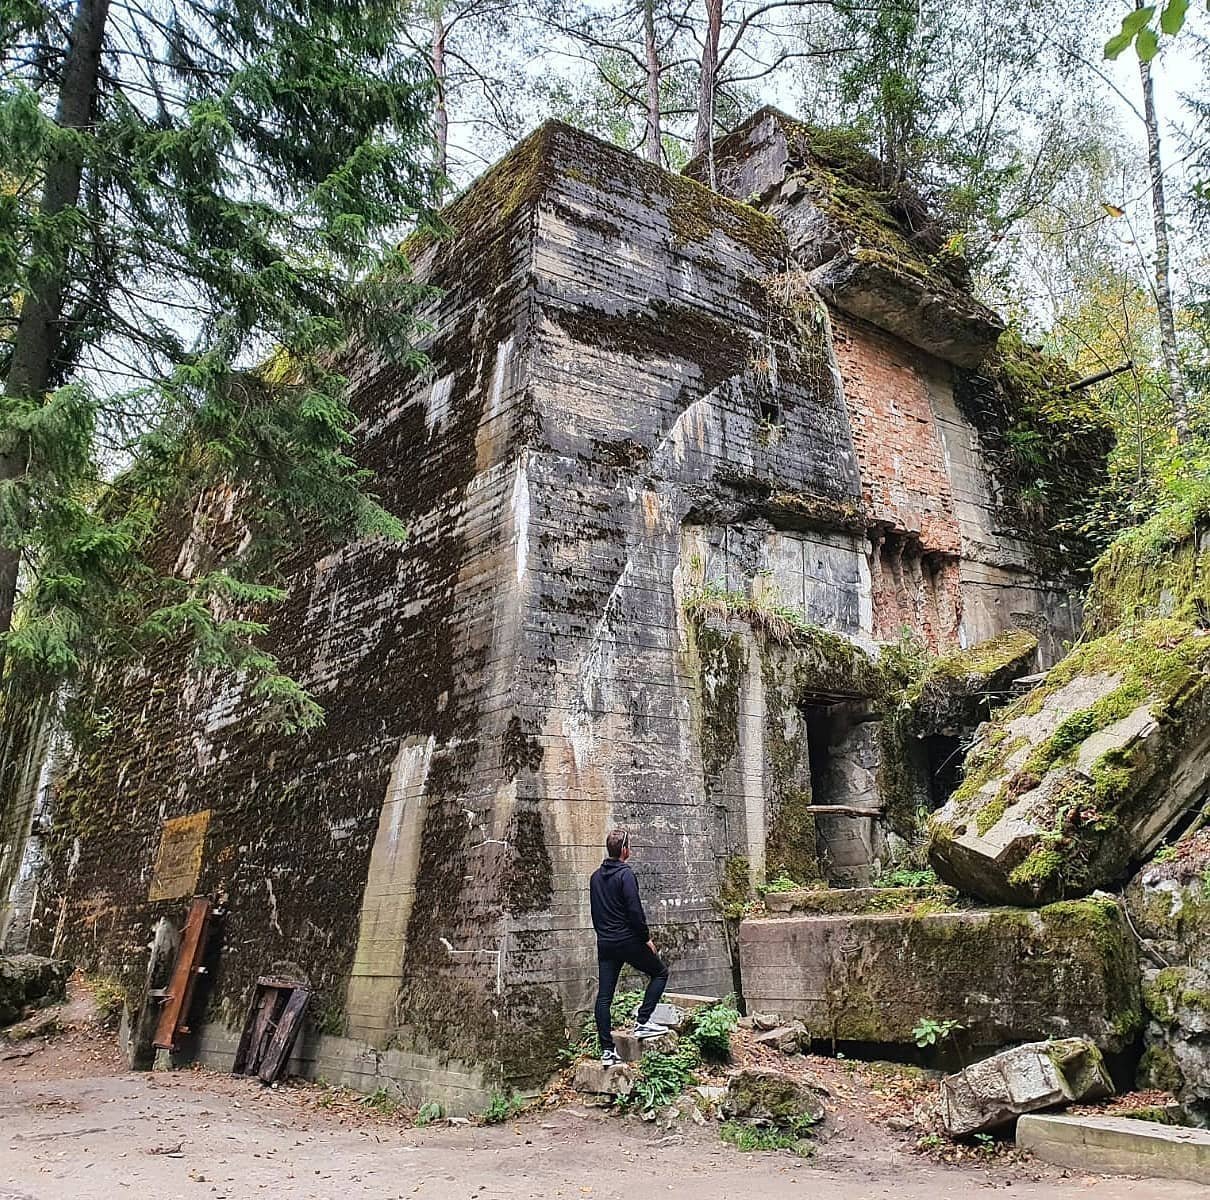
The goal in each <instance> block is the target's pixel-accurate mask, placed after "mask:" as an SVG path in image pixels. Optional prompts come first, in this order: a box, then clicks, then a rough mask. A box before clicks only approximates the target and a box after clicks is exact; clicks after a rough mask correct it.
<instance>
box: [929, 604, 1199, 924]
mask: <svg viewBox="0 0 1210 1200" xmlns="http://www.w3.org/2000/svg"><path fill="white" fill-rule="evenodd" d="M1208 786H1210V634H1207V632H1206V631H1204V630H1202V629H1200V628H1198V627H1197V626H1196V625H1193V624H1189V623H1185V622H1182V621H1176V620H1165V621H1150V622H1145V623H1143V624H1140V625H1137V626H1130V627H1127V628H1125V629H1123V630H1121V631H1119V632H1116V633H1113V634H1109V635H1107V636H1105V637H1102V638H1098V639H1097V640H1095V641H1092V642H1089V643H1086V644H1084V645H1082V646H1080V647H1078V648H1077V649H1076V650H1075V651H1073V652H1072V653H1071V654H1069V655H1068V656H1067V657H1066V658H1065V659H1064V660H1063V661H1062V662H1060V663H1059V664H1058V665H1057V666H1055V667H1054V668H1053V669H1052V670H1051V671H1050V672H1049V673H1048V674H1047V676H1046V679H1045V681H1044V682H1043V683H1042V684H1041V685H1040V686H1039V687H1037V688H1035V689H1034V690H1033V691H1032V692H1030V693H1029V694H1028V695H1026V696H1024V697H1022V698H1021V699H1020V700H1018V701H1017V702H1016V703H1014V704H1013V705H1011V706H1010V707H1009V708H1007V709H1006V710H1004V711H1003V712H1002V713H1001V714H1000V715H998V716H997V717H996V719H995V720H994V721H991V722H989V723H988V724H987V725H985V726H984V727H983V729H982V731H981V733H980V736H979V738H978V740H977V742H976V744H975V746H974V748H973V749H972V750H971V752H970V754H969V755H968V756H967V760H966V764H965V767H964V778H963V781H962V784H961V785H960V786H959V788H958V789H957V791H955V792H954V794H953V795H952V796H951V797H950V799H949V801H948V802H947V803H946V804H945V805H944V807H943V808H942V809H941V810H940V811H939V812H938V813H937V814H935V815H934V817H933V818H932V820H931V824H930V830H931V837H930V846H929V857H930V860H931V862H932V864H933V866H934V868H935V869H936V871H937V874H938V875H939V876H940V877H941V878H942V879H944V880H945V881H946V882H947V883H951V884H953V885H954V886H955V887H957V888H959V889H960V890H962V891H964V892H967V893H970V894H972V895H975V896H979V897H981V898H982V899H985V900H990V901H994V902H997V903H1006V904H1045V903H1047V902H1049V901H1052V900H1055V899H1059V898H1062V897H1065V896H1078V895H1083V894H1086V893H1088V892H1089V891H1092V890H1093V889H1095V888H1099V887H1105V886H1108V885H1110V884H1112V883H1114V882H1116V881H1118V880H1119V879H1121V877H1122V876H1123V875H1124V874H1125V872H1126V869H1127V867H1128V865H1129V864H1130V863H1131V862H1132V861H1139V860H1142V859H1145V858H1146V857H1147V856H1148V855H1149V854H1151V853H1152V852H1153V851H1154V850H1155V848H1156V847H1157V846H1158V845H1159V843H1160V842H1161V841H1162V840H1163V838H1164V837H1165V836H1166V835H1167V834H1168V832H1169V831H1170V830H1171V829H1172V827H1173V826H1174V825H1175V824H1176V823H1177V822H1178V821H1179V820H1180V819H1181V817H1182V816H1183V815H1184V814H1185V813H1186V812H1187V811H1188V810H1189V809H1190V807H1191V806H1192V805H1193V804H1194V803H1195V802H1196V801H1197V800H1199V799H1200V797H1201V796H1203V795H1204V794H1205V791H1206V788H1207V787H1208Z"/></svg>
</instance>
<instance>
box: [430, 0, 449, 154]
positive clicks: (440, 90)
mask: <svg viewBox="0 0 1210 1200" xmlns="http://www.w3.org/2000/svg"><path fill="white" fill-rule="evenodd" d="M432 67H433V78H434V79H435V80H436V81H437V106H436V111H435V113H434V125H435V130H434V132H435V133H436V137H437V158H436V167H437V170H438V171H439V172H440V173H441V174H442V175H444V174H445V167H446V158H447V149H448V146H449V140H450V115H449V111H448V110H447V109H446V107H445V19H444V13H443V12H442V9H441V4H440V3H437V4H435V5H434V6H433V51H432Z"/></svg>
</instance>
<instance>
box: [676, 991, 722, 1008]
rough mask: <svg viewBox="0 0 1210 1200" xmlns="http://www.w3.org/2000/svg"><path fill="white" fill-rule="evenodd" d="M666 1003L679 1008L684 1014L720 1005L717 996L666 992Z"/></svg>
mask: <svg viewBox="0 0 1210 1200" xmlns="http://www.w3.org/2000/svg"><path fill="white" fill-rule="evenodd" d="M664 1003H665V1004H671V1005H672V1007H673V1008H679V1009H680V1010H681V1011H682V1012H692V1011H693V1010H694V1009H695V1008H709V1007H710V1005H712V1004H717V1003H718V997H717V996H695V995H693V994H692V993H691V992H665V993H664Z"/></svg>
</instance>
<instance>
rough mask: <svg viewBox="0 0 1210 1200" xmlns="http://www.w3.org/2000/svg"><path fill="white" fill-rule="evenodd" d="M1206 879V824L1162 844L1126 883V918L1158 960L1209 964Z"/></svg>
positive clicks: (1209, 835)
mask: <svg viewBox="0 0 1210 1200" xmlns="http://www.w3.org/2000/svg"><path fill="white" fill-rule="evenodd" d="M1208 878H1210V828H1207V829H1202V830H1199V831H1198V832H1197V833H1194V834H1192V835H1190V836H1188V837H1184V838H1181V840H1180V841H1179V842H1177V843H1176V844H1175V845H1174V846H1170V847H1166V848H1165V850H1164V852H1163V853H1162V854H1160V855H1158V856H1157V857H1156V858H1154V859H1152V860H1151V862H1149V863H1147V865H1146V866H1144V867H1143V868H1142V869H1141V870H1140V871H1139V872H1138V873H1137V874H1136V875H1135V876H1134V878H1133V879H1132V880H1131V881H1130V882H1129V884H1127V885H1126V890H1125V893H1124V897H1125V900H1126V908H1127V911H1128V912H1129V913H1130V920H1131V922H1132V924H1133V925H1134V928H1135V930H1136V931H1137V933H1138V935H1139V937H1141V938H1142V939H1143V945H1144V947H1145V948H1146V950H1147V951H1148V952H1149V953H1150V954H1151V955H1152V956H1153V957H1154V958H1155V959H1156V960H1157V961H1158V962H1162V963H1167V964H1168V965H1170V966H1179V965H1182V964H1184V965H1186V966H1196V965H1198V964H1199V963H1210V884H1208V883H1207V879H1208Z"/></svg>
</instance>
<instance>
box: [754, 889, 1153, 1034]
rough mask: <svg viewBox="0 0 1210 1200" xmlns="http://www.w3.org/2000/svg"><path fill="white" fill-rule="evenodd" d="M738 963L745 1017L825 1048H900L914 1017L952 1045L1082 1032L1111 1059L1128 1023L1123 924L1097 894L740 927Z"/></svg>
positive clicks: (1135, 996)
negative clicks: (800, 1029) (942, 1028)
mask: <svg viewBox="0 0 1210 1200" xmlns="http://www.w3.org/2000/svg"><path fill="white" fill-rule="evenodd" d="M739 957H740V964H741V967H742V969H743V977H744V996H745V998H746V1000H747V1002H748V1006H749V1010H750V1011H752V1012H753V1013H762V1014H763V1013H769V1014H777V1015H778V1020H777V1021H776V1024H777V1025H781V1024H785V1023H787V1022H788V1021H790V1020H791V1019H794V1018H797V1019H798V1020H800V1021H802V1023H803V1024H804V1025H805V1026H806V1027H807V1031H808V1033H809V1034H810V1035H811V1037H813V1038H819V1039H825V1040H832V1039H834V1040H836V1041H841V1042H845V1041H848V1042H865V1043H886V1042H893V1043H900V1044H906V1045H912V1044H914V1042H915V1035H914V1030H915V1027H916V1025H917V1024H918V1022H919V1021H920V1019H921V1017H923V1016H925V1015H927V1016H929V1017H932V1018H934V1019H935V1020H938V1021H942V1020H953V1021H957V1022H958V1023H959V1024H960V1025H961V1026H962V1027H963V1032H962V1038H963V1047H964V1049H967V1048H985V1049H991V1048H997V1047H1000V1046H1007V1045H1012V1044H1014V1043H1017V1042H1034V1041H1045V1040H1047V1039H1048V1038H1064V1037H1071V1036H1075V1035H1085V1036H1087V1037H1089V1038H1090V1039H1091V1040H1092V1041H1093V1042H1094V1043H1096V1045H1097V1046H1098V1048H1100V1049H1101V1050H1104V1051H1109V1052H1114V1051H1117V1050H1120V1049H1122V1048H1123V1047H1124V1046H1125V1045H1128V1044H1129V1043H1130V1042H1131V1041H1132V1040H1133V1038H1134V1036H1135V1035H1136V1034H1137V1032H1138V1027H1139V1023H1140V1018H1139V1013H1140V1010H1141V1004H1142V1002H1141V999H1140V997H1139V982H1138V966H1137V961H1136V956H1135V947H1134V942H1133V939H1132V936H1131V933H1130V930H1129V928H1128V927H1127V925H1126V922H1125V919H1124V918H1123V916H1122V914H1121V911H1120V910H1119V909H1118V907H1117V906H1116V905H1114V904H1112V903H1108V902H1106V903H1102V902H1100V901H1097V900H1076V901H1069V902H1064V903H1061V904H1053V905H1050V906H1048V907H1046V908H1043V909H1041V910H1024V909H1007V908H1001V909H986V910H976V909H962V910H959V911H953V912H936V913H933V912H925V913H923V914H919V913H913V912H905V913H872V914H864V913H850V914H844V915H841V914H837V915H827V916H824V915H820V916H788V917H773V918H764V919H747V920H744V921H743V922H742V923H741V924H740V929H739ZM754 1020H755V1023H756V1024H757V1025H758V1026H759V1025H760V1024H761V1022H760V1021H759V1020H756V1019H755V1018H754Z"/></svg>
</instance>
